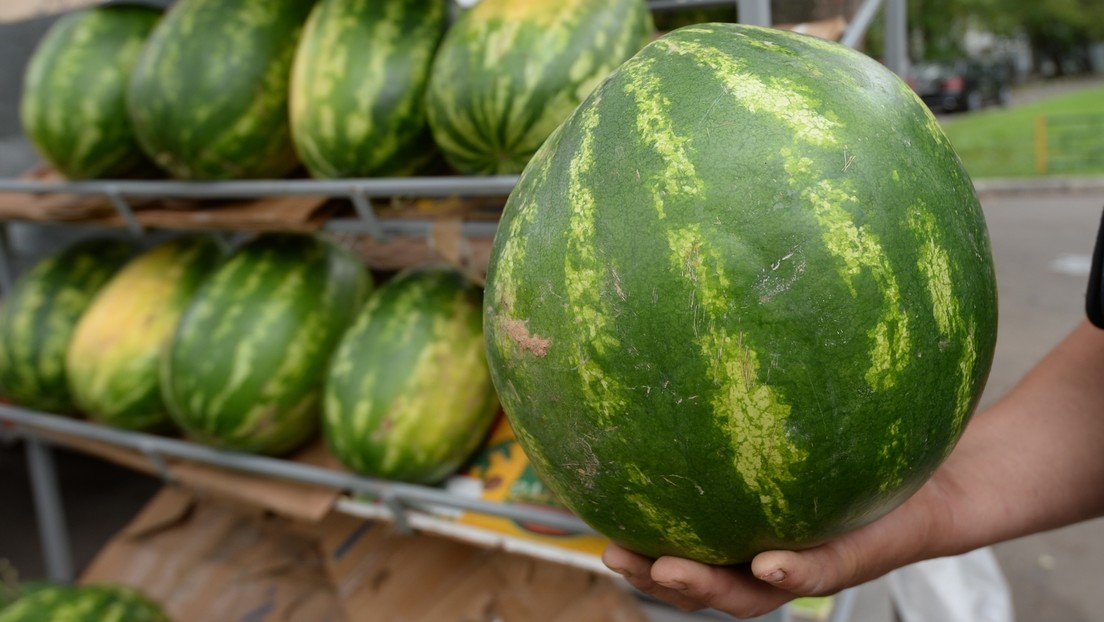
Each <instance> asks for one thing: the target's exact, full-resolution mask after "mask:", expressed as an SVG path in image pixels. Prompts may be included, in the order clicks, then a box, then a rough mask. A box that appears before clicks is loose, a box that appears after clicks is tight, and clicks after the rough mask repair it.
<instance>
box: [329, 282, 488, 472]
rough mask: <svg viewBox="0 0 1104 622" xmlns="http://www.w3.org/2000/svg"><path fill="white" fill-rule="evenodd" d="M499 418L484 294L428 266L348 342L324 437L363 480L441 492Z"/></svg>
mask: <svg viewBox="0 0 1104 622" xmlns="http://www.w3.org/2000/svg"><path fill="white" fill-rule="evenodd" d="M497 412H498V398H497V397H496V395H495V392H494V387H493V386H492V385H491V378H490V372H489V370H488V369H487V357H486V352H485V351H484V346H483V324H482V290H481V289H480V288H479V287H478V286H477V285H475V284H474V283H472V282H471V280H470V279H468V277H467V276H465V275H464V274H463V273H462V272H460V271H459V270H457V269H455V268H451V267H448V266H427V267H420V268H414V269H408V270H406V271H404V272H403V273H401V274H400V275H398V276H397V277H395V278H394V279H393V280H391V281H389V282H388V283H387V284H385V285H383V286H382V287H381V288H380V289H378V290H377V291H376V292H375V293H374V294H373V295H372V297H371V298H370V299H369V301H368V303H367V304H366V305H365V307H364V309H363V310H362V311H361V313H360V315H359V316H358V317H357V320H356V322H355V323H354V324H353V326H352V327H351V328H350V329H349V331H348V332H347V333H346V334H345V336H344V337H343V338H342V341H341V344H340V345H339V347H338V349H337V351H336V352H335V354H334V356H333V360H332V362H331V364H330V370H329V374H328V377H327V380H326V389H325V401H324V420H323V431H324V434H325V438H326V441H327V445H328V446H329V447H330V450H331V452H332V453H333V455H334V456H335V457H337V458H338V460H339V461H340V462H341V463H343V464H344V465H345V466H346V467H348V468H349V469H351V470H353V471H356V472H359V473H362V474H365V475H371V476H374V477H381V478H386V479H392V480H400V481H407V482H416V483H426V484H432V483H437V482H439V481H441V480H442V479H444V478H445V477H446V476H448V475H450V474H452V473H453V472H454V471H456V470H457V469H458V468H459V467H460V466H461V465H462V464H463V462H464V461H465V460H466V459H467V458H468V457H469V456H470V455H471V454H472V453H473V452H474V451H475V449H476V448H477V447H478V445H479V443H480V441H482V440H483V438H484V437H485V436H486V433H487V431H488V429H489V428H490V426H491V424H492V423H493V421H494V418H495V415H496V414H497Z"/></svg>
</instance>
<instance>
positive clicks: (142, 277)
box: [66, 235, 223, 431]
mask: <svg viewBox="0 0 1104 622" xmlns="http://www.w3.org/2000/svg"><path fill="white" fill-rule="evenodd" d="M222 257H223V247H222V244H220V243H219V242H218V241H217V240H215V239H214V238H211V237H208V236H200V235H194V236H183V237H179V238H176V239H174V240H171V241H169V242H166V243H163V244H160V245H158V246H156V247H154V248H152V249H150V250H148V251H146V252H145V253H143V254H141V255H140V256H138V257H136V258H135V259H133V260H131V261H130V263H128V264H127V265H126V266H124V267H123V269H122V270H120V271H119V272H118V273H117V274H116V275H115V276H114V277H113V278H112V279H111V280H110V281H109V282H108V283H107V285H105V286H104V288H103V289H102V290H100V292H99V294H97V295H96V298H95V300H93V301H92V303H91V305H90V306H89V307H88V310H87V311H85V313H84V315H83V316H82V317H81V320H80V322H79V323H78V324H77V328H76V332H75V333H74V334H73V338H72V341H71V342H70V344H69V350H68V353H67V355H66V371H67V374H68V379H69V389H70V392H71V394H72V396H73V401H74V402H75V403H76V405H77V408H78V409H79V410H80V411H81V412H83V413H84V414H86V415H88V416H89V417H90V418H92V419H94V420H97V421H100V422H102V423H106V424H109V425H113V426H117V427H121V428H129V429H135V430H151V431H156V430H164V429H167V428H168V427H169V426H171V422H170V419H169V415H168V412H167V411H166V410H165V406H164V404H163V403H162V401H161V389H160V376H159V373H160V365H161V351H162V350H163V349H164V346H165V344H167V343H168V341H169V339H170V338H171V337H172V334H173V331H174V330H175V329H176V324H177V322H178V321H179V320H180V316H181V315H182V314H183V313H184V308H185V307H186V306H187V304H188V302H189V301H190V300H191V297H192V295H193V294H194V293H195V291H196V289H198V287H199V285H200V283H201V282H202V281H203V279H204V278H205V277H206V276H207V275H208V274H209V273H210V272H212V271H213V270H214V268H215V267H216V265H217V264H218V262H219V261H221V259H222Z"/></svg>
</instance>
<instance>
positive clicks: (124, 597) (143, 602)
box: [0, 583, 171, 622]
mask: <svg viewBox="0 0 1104 622" xmlns="http://www.w3.org/2000/svg"><path fill="white" fill-rule="evenodd" d="M92 620H97V621H105V622H106V621H107V620H117V621H119V622H170V620H171V618H169V616H168V615H167V614H166V613H165V612H164V610H163V609H162V608H161V607H160V606H159V605H158V604H157V603H155V602H153V601H152V600H150V599H149V598H148V597H146V596H145V595H144V594H142V593H141V592H140V591H138V590H136V589H134V588H131V587H127V586H123V585H115V584H109V583H101V584H94V585H84V586H69V585H52V586H49V587H44V588H41V589H38V590H35V591H34V592H32V593H30V594H27V595H25V596H23V597H22V598H20V599H19V600H17V601H16V602H15V603H14V604H12V605H9V606H7V607H5V608H4V609H3V610H0V622H89V621H92Z"/></svg>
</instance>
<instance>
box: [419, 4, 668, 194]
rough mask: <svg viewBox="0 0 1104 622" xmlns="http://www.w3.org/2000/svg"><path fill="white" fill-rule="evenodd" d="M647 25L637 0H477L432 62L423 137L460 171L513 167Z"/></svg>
mask: <svg viewBox="0 0 1104 622" xmlns="http://www.w3.org/2000/svg"><path fill="white" fill-rule="evenodd" d="M652 31H653V26H652V15H651V12H650V11H649V10H648V6H647V4H646V3H645V2H644V0H609V1H608V2H592V1H590V0H569V1H567V2H517V1H516V0H482V1H481V2H479V4H477V5H475V7H473V8H472V9H470V10H468V11H467V12H466V13H464V14H463V15H462V16H461V17H460V18H459V19H458V20H457V21H456V23H454V24H453V25H452V27H451V28H450V29H449V31H448V33H447V34H446V35H445V39H444V41H442V43H441V48H440V49H439V50H438V51H437V56H436V58H435V59H434V61H433V68H432V70H431V74H430V78H429V89H428V91H427V93H426V107H427V112H428V115H429V125H430V128H431V130H432V132H433V138H434V140H435V141H436V142H437V144H438V145H439V146H440V148H441V151H442V152H443V154H444V156H445V159H446V160H447V161H448V162H449V164H451V165H452V166H453V167H455V168H456V170H458V171H460V172H462V173H469V174H494V173H500V174H513V173H519V172H521V170H522V168H524V167H525V163H526V162H528V161H529V158H530V157H532V155H533V153H534V152H535V151H536V150H537V148H538V147H540V145H541V143H542V142H544V139H546V138H548V135H549V134H551V133H552V130H554V129H556V126H558V125H559V124H560V123H561V122H562V121H563V120H564V119H565V118H566V117H567V116H568V115H569V114H571V111H572V110H574V109H575V106H577V105H578V104H579V102H580V101H582V99H583V98H584V97H586V96H587V94H588V93H589V92H590V91H591V90H592V89H593V88H594V87H595V85H597V84H598V82H600V81H601V80H602V79H603V78H605V77H606V76H607V75H608V74H609V73H610V71H612V70H613V69H614V68H615V67H617V66H618V65H619V64H621V62H622V61H624V60H625V59H627V58H628V57H629V56H631V55H632V54H634V53H635V52H636V51H637V50H639V49H640V48H641V46H643V45H644V44H645V43H646V42H647V40H648V39H649V37H651V35H652Z"/></svg>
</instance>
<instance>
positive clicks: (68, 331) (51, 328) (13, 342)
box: [0, 238, 134, 414]
mask: <svg viewBox="0 0 1104 622" xmlns="http://www.w3.org/2000/svg"><path fill="white" fill-rule="evenodd" d="M133 250H134V247H133V245H131V244H130V243H129V242H126V241H123V240H116V239H108V238H93V239H87V240H83V241H81V242H78V243H76V244H73V245H71V246H69V247H67V248H65V249H63V250H61V251H59V252H57V253H54V254H53V255H50V256H49V257H47V258H45V259H43V260H41V261H39V262H38V263H36V264H35V265H34V267H33V268H31V269H30V271H28V272H27V273H26V274H24V275H23V276H21V277H20V278H19V280H17V281H16V282H15V284H14V286H13V287H12V290H11V292H10V293H9V294H8V295H7V296H6V299H5V300H4V304H3V306H2V307H0V392H2V393H3V394H4V395H6V396H7V397H8V399H10V400H12V401H13V402H15V403H16V404H19V405H21V406H26V407H28V408H33V409H37V410H44V411H50V412H56V413H59V414H69V413H72V412H73V410H74V405H73V401H72V397H71V396H70V394H69V388H68V385H67V383H66V375H65V353H66V351H67V350H68V348H69V342H70V340H71V338H72V336H73V332H74V331H75V330H76V327H77V323H78V322H79V321H80V318H81V316H82V315H83V314H84V312H85V310H86V309H87V308H88V306H89V304H91V302H92V299H93V298H94V297H95V296H96V293H97V292H98V291H99V290H100V288H101V287H102V286H103V285H104V284H105V283H107V281H108V280H109V279H110V278H111V277H112V275H114V274H115V272H116V271H117V270H118V269H119V268H120V267H122V265H123V264H124V263H126V261H127V260H128V259H129V258H130V256H131V253H132V252H133Z"/></svg>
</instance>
